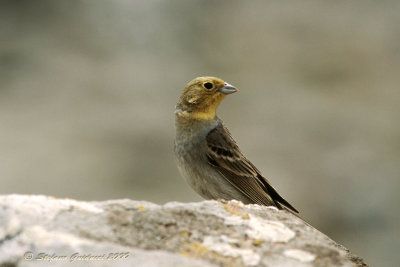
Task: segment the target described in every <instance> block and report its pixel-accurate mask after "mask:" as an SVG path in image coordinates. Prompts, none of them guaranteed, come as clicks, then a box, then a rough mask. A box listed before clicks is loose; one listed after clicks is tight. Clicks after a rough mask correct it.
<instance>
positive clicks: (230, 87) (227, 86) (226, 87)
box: [218, 83, 238, 95]
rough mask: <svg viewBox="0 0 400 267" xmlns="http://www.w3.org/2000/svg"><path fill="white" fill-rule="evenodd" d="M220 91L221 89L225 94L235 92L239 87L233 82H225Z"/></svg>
mask: <svg viewBox="0 0 400 267" xmlns="http://www.w3.org/2000/svg"><path fill="white" fill-rule="evenodd" d="M218 91H220V92H221V93H223V94H226V95H229V94H232V93H234V92H237V91H238V89H237V88H236V87H235V86H233V85H232V84H229V83H225V85H224V86H222V87H221V88H219V90H218Z"/></svg>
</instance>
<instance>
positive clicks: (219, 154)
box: [175, 77, 298, 213]
mask: <svg viewBox="0 0 400 267" xmlns="http://www.w3.org/2000/svg"><path fill="white" fill-rule="evenodd" d="M237 91H238V90H237V89H236V88H235V87H234V86H233V85H231V84H229V83H227V82H224V81H223V80H221V79H219V78H216V77H198V78H195V79H194V80H192V81H190V82H189V83H188V84H187V85H186V87H185V88H184V90H183V92H182V95H181V96H180V98H179V100H178V103H177V105H176V107H175V126H176V137H175V155H176V159H177V165H178V169H179V171H180V173H181V175H182V176H183V177H184V178H185V179H186V181H187V183H188V184H189V185H190V186H191V187H192V189H193V190H194V191H196V192H197V193H198V194H199V195H200V196H202V197H203V198H205V199H224V200H231V199H236V200H240V201H242V202H243V203H244V204H260V205H266V206H275V207H277V208H278V209H286V210H289V211H291V212H294V213H298V211H297V210H296V209H295V208H294V207H293V206H292V205H290V204H289V203H288V202H287V201H286V200H285V199H283V198H282V197H281V196H280V195H279V194H278V192H277V191H276V190H275V189H274V188H273V187H272V186H271V184H270V183H269V181H268V180H267V179H266V178H265V177H263V176H262V175H261V173H260V171H259V170H258V169H257V168H256V167H255V166H254V165H253V164H252V163H251V162H250V161H249V160H248V159H247V158H246V157H245V156H244V155H243V154H242V152H240V150H239V147H238V146H237V145H236V142H235V140H234V139H233V138H232V136H231V134H230V133H229V131H228V129H227V128H226V127H225V126H224V124H223V122H222V120H221V119H219V118H218V117H217V116H216V111H217V108H218V106H219V104H220V103H221V101H222V100H223V99H224V98H225V97H226V96H227V95H229V94H232V93H235V92H237Z"/></svg>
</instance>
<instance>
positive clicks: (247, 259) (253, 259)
mask: <svg viewBox="0 0 400 267" xmlns="http://www.w3.org/2000/svg"><path fill="white" fill-rule="evenodd" d="M71 262H73V263H71ZM71 264H73V265H78V266H88V265H89V266H171V267H172V266H174V267H176V266H195V267H196V266H204V267H207V266H300V267H303V266H304V267H305V266H349V267H350V266H367V265H366V264H365V263H364V262H363V260H362V259H361V258H359V257H357V256H355V255H353V254H351V253H350V252H349V251H348V250H347V249H346V248H344V247H343V246H341V245H339V244H337V243H335V242H334V241H332V240H331V239H330V238H328V237H327V236H325V235H324V234H322V233H320V232H319V231H318V230H316V229H314V228H313V227H311V226H309V225H308V224H307V223H305V222H303V221H302V220H301V219H299V218H297V217H296V216H294V215H292V214H290V213H288V212H285V211H278V210H276V209H275V208H271V207H263V206H259V205H243V204H242V203H241V202H237V201H229V202H218V201H203V202H199V203H176V202H171V203H167V204H165V205H162V206H159V205H156V204H153V203H149V202H144V201H133V200H128V199H122V200H109V201H104V202H84V201H77V200H72V199H57V198H54V197H48V196H27V195H4V196H0V266H72V265H71Z"/></svg>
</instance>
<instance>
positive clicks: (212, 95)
mask: <svg viewBox="0 0 400 267" xmlns="http://www.w3.org/2000/svg"><path fill="white" fill-rule="evenodd" d="M236 91H237V89H236V88H235V87H234V86H232V85H230V84H229V83H226V82H224V81H223V80H221V79H219V78H216V77H197V78H196V79H194V80H192V81H190V82H189V83H188V84H187V85H186V87H185V89H183V92H182V95H181V96H180V98H179V101H178V104H177V105H176V107H177V109H178V110H179V111H180V112H178V113H177V114H178V116H183V117H185V118H188V119H196V120H210V119H214V118H215V115H216V111H217V108H218V106H219V103H221V101H222V100H223V99H224V98H225V96H226V95H228V94H231V93H234V92H236Z"/></svg>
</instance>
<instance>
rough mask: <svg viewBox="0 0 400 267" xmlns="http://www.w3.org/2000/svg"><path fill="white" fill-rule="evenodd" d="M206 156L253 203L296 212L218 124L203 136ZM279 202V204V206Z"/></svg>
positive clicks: (226, 130)
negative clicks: (205, 136) (206, 148)
mask: <svg viewBox="0 0 400 267" xmlns="http://www.w3.org/2000/svg"><path fill="white" fill-rule="evenodd" d="M206 141H207V147H208V151H207V158H208V161H209V163H210V164H211V165H213V166H214V167H215V168H216V169H217V170H218V171H219V173H220V174H221V175H222V176H223V177H225V178H226V179H227V180H228V181H229V182H230V183H231V184H232V185H233V186H235V187H236V188H237V189H238V190H240V191H241V192H242V193H243V194H244V195H245V196H247V197H248V198H249V199H250V200H252V201H253V202H254V203H256V204H261V205H267V206H268V205H275V206H276V207H278V208H279V209H284V208H285V209H289V210H290V211H292V212H295V213H298V211H297V210H296V209H295V208H294V207H293V206H292V205H290V204H289V203H288V202H287V201H286V200H284V199H283V198H282V197H281V196H280V195H279V194H278V192H277V191H276V190H275V189H274V188H273V187H272V186H271V184H270V183H269V182H268V180H267V179H266V178H264V177H263V176H262V175H261V173H260V171H259V170H257V168H256V167H255V166H254V165H253V164H252V163H251V162H250V161H249V160H248V159H246V157H245V156H243V154H242V153H241V152H240V150H239V147H238V146H237V145H236V142H235V140H233V138H232V136H231V134H230V133H229V131H228V129H226V128H225V127H224V126H223V125H222V123H221V124H219V125H218V126H217V127H216V128H215V129H213V130H211V131H210V133H209V134H208V135H207V138H206ZM282 205H283V206H282Z"/></svg>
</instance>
